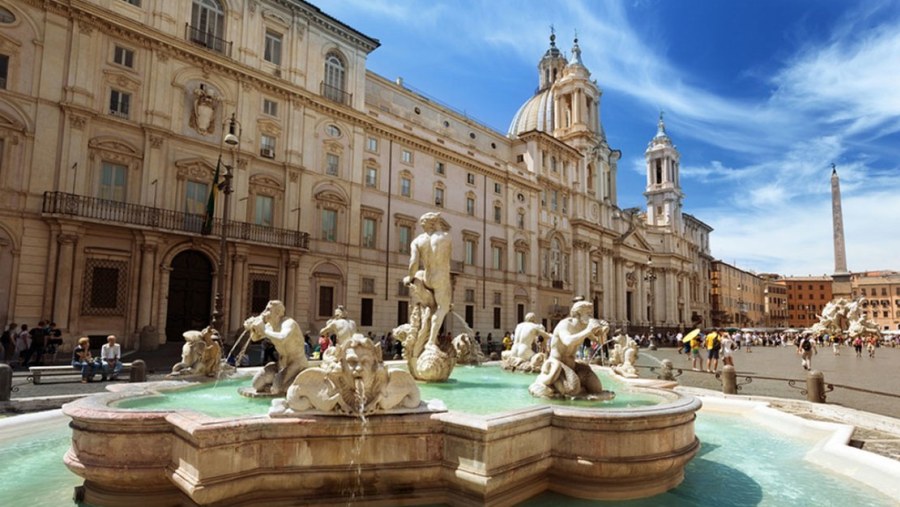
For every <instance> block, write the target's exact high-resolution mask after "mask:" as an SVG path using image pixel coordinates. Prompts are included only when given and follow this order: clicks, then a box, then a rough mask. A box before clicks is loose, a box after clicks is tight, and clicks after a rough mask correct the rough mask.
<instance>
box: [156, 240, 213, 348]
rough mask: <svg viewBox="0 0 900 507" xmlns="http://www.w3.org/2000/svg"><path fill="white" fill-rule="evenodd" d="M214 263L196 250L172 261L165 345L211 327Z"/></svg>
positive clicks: (178, 256) (187, 251) (180, 255)
mask: <svg viewBox="0 0 900 507" xmlns="http://www.w3.org/2000/svg"><path fill="white" fill-rule="evenodd" d="M212 268H213V266H212V262H210V260H209V259H208V258H207V257H206V256H205V255H204V254H202V253H200V252H198V251H196V250H186V251H184V252H181V253H180V254H178V255H176V256H175V258H174V259H172V273H171V274H170V275H169V304H168V312H167V314H166V315H167V316H166V341H167V342H171V341H184V336H182V333H184V332H185V331H188V330H191V329H196V330H200V329H203V328H204V327H206V326H207V325H208V324H209V318H210V300H211V299H212Z"/></svg>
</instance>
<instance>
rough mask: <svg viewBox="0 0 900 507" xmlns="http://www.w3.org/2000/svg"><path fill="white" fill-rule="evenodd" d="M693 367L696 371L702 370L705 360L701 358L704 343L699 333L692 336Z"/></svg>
mask: <svg viewBox="0 0 900 507" xmlns="http://www.w3.org/2000/svg"><path fill="white" fill-rule="evenodd" d="M690 343H691V345H690V346H691V355H690V357H691V369H692V370H694V371H700V366H703V360H702V359H700V346H701V345H702V342H701V339H700V335H697V336H695V337H693V338H691V342H690Z"/></svg>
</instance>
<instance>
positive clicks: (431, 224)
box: [419, 211, 444, 233]
mask: <svg viewBox="0 0 900 507" xmlns="http://www.w3.org/2000/svg"><path fill="white" fill-rule="evenodd" d="M419 225H421V226H422V229H423V230H424V231H425V232H427V233H431V232H434V231H437V230H443V228H444V223H443V220H441V214H440V212H437V211H430V212H428V213H425V214H424V215H422V216H421V217H419Z"/></svg>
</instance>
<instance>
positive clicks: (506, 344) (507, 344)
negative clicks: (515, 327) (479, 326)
mask: <svg viewBox="0 0 900 507" xmlns="http://www.w3.org/2000/svg"><path fill="white" fill-rule="evenodd" d="M512 344H513V340H512V337H511V336H509V332H508V331H507V332H506V334H505V335H503V350H510V349H511V348H512Z"/></svg>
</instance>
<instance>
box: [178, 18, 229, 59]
mask: <svg viewBox="0 0 900 507" xmlns="http://www.w3.org/2000/svg"><path fill="white" fill-rule="evenodd" d="M184 37H185V38H186V39H187V40H189V41H191V42H193V43H194V44H199V45H201V46H203V47H205V48H207V49H210V50H212V51H215V52H216V53H221V54H223V55H225V56H227V57H229V58H230V57H231V41H227V40H225V39H222V38H220V37H217V36H215V35H214V34H212V33H211V32H207V31H203V30H202V29H200V28H198V27H196V26H192V25H190V24H189V23H185V24H184Z"/></svg>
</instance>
